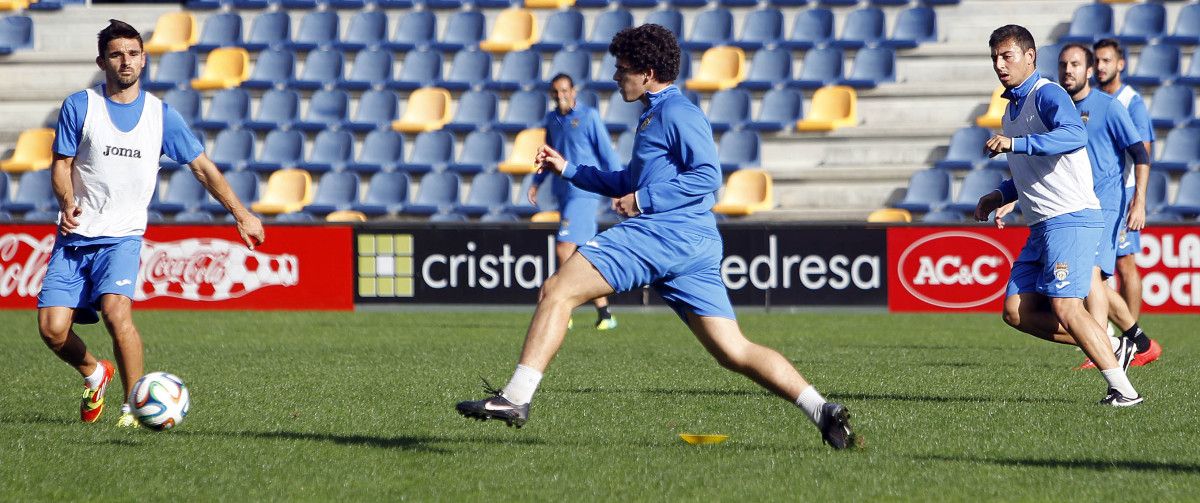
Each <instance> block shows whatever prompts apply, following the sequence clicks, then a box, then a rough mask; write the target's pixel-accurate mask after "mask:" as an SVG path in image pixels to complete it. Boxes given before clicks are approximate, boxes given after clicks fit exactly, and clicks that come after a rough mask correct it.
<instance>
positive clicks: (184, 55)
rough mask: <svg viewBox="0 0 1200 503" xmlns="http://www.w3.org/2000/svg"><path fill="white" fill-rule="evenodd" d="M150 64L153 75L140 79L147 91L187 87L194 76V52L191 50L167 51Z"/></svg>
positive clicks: (195, 64) (195, 65) (195, 66)
mask: <svg viewBox="0 0 1200 503" xmlns="http://www.w3.org/2000/svg"><path fill="white" fill-rule="evenodd" d="M151 64H152V66H154V76H153V77H152V78H150V79H146V80H143V81H142V82H143V83H142V87H145V88H146V89H147V90H149V91H165V90H167V89H174V88H182V87H188V86H189V85H190V84H191V82H192V79H194V78H196V68H197V63H196V53H194V52H191V51H176V52H168V53H166V54H163V55H161V56H158V57H157V58H156V61H151Z"/></svg>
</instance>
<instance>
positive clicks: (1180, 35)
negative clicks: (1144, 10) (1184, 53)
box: [1162, 3, 1200, 45]
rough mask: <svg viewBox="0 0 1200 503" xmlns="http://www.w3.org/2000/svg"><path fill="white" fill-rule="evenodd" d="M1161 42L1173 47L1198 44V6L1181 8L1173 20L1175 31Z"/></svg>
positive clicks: (1199, 40) (1199, 10) (1199, 31)
mask: <svg viewBox="0 0 1200 503" xmlns="http://www.w3.org/2000/svg"><path fill="white" fill-rule="evenodd" d="M1162 41H1163V42H1165V43H1168V44H1175V45H1196V44H1200V4H1195V3H1190V4H1187V5H1185V6H1183V8H1182V9H1180V10H1179V14H1178V15H1177V16H1176V18H1175V30H1174V31H1172V32H1171V34H1170V35H1167V36H1165V37H1163V39H1162Z"/></svg>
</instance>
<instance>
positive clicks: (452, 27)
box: [433, 11, 485, 51]
mask: <svg viewBox="0 0 1200 503" xmlns="http://www.w3.org/2000/svg"><path fill="white" fill-rule="evenodd" d="M484 26H485V24H484V18H483V13H482V12H479V11H461V12H457V13H455V14H454V15H453V16H451V17H450V20H449V21H448V22H447V23H446V31H445V33H443V34H442V38H441V39H439V40H438V41H437V42H434V44H433V48H434V49H436V50H439V51H459V50H462V49H467V48H477V47H479V42H480V41H481V40H483V34H484V33H483V31H484Z"/></svg>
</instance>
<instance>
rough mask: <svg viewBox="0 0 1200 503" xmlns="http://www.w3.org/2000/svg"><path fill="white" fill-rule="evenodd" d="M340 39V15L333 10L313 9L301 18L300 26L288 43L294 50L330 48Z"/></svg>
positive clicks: (289, 47)
mask: <svg viewBox="0 0 1200 503" xmlns="http://www.w3.org/2000/svg"><path fill="white" fill-rule="evenodd" d="M337 40H338V15H337V12H335V11H331V10H317V11H312V12H309V13H307V14H305V15H304V17H302V18H300V28H298V29H297V30H296V34H295V36H294V37H292V39H291V40H289V41H288V42H287V43H286V46H287V48H288V49H291V50H293V51H312V50H316V49H318V48H328V47H331V46H332V45H333V43H334V42H337Z"/></svg>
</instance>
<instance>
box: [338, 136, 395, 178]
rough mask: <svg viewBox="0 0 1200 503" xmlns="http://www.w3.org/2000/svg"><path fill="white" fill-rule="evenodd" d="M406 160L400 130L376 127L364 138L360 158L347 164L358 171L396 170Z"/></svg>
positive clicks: (351, 169)
mask: <svg viewBox="0 0 1200 503" xmlns="http://www.w3.org/2000/svg"><path fill="white" fill-rule="evenodd" d="M403 162H404V137H403V136H401V135H400V133H399V132H396V131H394V130H392V129H391V128H387V129H376V130H374V131H371V132H370V133H367V137H366V138H363V142H362V148H360V149H359V150H358V158H357V159H355V160H354V161H353V162H350V163H348V164H347V165H346V169H348V170H350V171H355V172H358V173H378V172H380V171H394V170H395V169H396V167H397V166H399V165H400V164H401V163H403Z"/></svg>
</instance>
